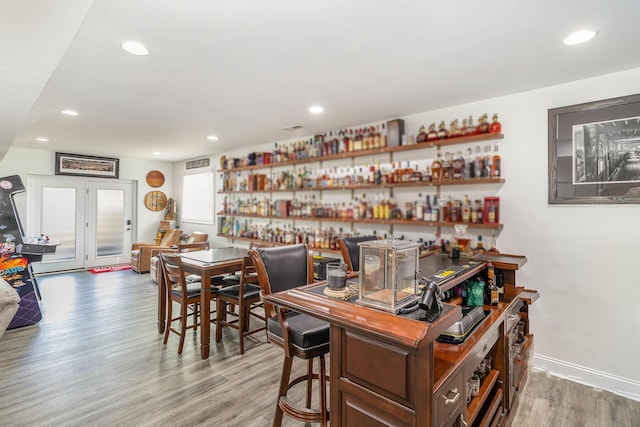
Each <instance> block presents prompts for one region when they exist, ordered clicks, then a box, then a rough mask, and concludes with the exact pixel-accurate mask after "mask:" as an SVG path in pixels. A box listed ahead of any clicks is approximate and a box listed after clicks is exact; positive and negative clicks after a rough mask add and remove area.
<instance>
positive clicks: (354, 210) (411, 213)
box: [222, 193, 500, 224]
mask: <svg viewBox="0 0 640 427" xmlns="http://www.w3.org/2000/svg"><path fill="white" fill-rule="evenodd" d="M431 200H432V199H431V195H427V196H426V197H425V198H423V197H422V193H419V194H418V200H415V201H412V202H405V203H404V206H401V205H400V204H399V203H396V201H395V199H394V197H393V196H391V195H390V194H380V195H377V194H376V195H375V196H374V197H373V198H372V199H367V197H366V195H365V194H363V195H362V197H360V198H357V197H356V198H355V200H350V201H349V202H348V203H347V202H339V203H323V202H321V201H319V200H316V197H315V195H312V196H311V197H309V196H307V195H305V196H304V198H295V199H292V200H271V199H269V198H267V197H266V196H265V197H263V198H257V197H252V198H249V199H244V200H243V199H234V200H231V201H229V200H228V199H227V197H225V198H224V204H223V211H222V214H227V215H255V216H262V217H294V218H342V219H353V220H363V219H379V220H387V219H399V220H402V219H403V220H411V221H426V222H453V223H465V224H498V223H499V222H500V221H499V219H500V198H499V197H495V196H487V197H485V198H484V201H483V200H481V199H476V200H474V201H473V203H472V202H471V199H470V198H469V196H467V195H465V196H464V198H463V199H452V197H451V196H450V195H449V197H448V198H444V197H441V198H440V199H438V197H437V196H435V195H434V196H433V202H432V201H431Z"/></svg>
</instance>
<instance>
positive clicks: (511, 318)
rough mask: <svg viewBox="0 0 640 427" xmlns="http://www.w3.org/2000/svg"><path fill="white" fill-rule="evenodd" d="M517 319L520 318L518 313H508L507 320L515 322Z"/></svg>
mask: <svg viewBox="0 0 640 427" xmlns="http://www.w3.org/2000/svg"><path fill="white" fill-rule="evenodd" d="M518 319H520V315H518V314H510V315H509V321H510V322H515V321H516V320H518Z"/></svg>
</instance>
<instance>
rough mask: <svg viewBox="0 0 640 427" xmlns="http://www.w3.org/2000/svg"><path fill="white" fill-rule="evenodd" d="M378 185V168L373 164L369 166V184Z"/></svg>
mask: <svg viewBox="0 0 640 427" xmlns="http://www.w3.org/2000/svg"><path fill="white" fill-rule="evenodd" d="M375 183H376V167H375V165H374V164H373V163H371V166H369V176H368V178H367V184H375Z"/></svg>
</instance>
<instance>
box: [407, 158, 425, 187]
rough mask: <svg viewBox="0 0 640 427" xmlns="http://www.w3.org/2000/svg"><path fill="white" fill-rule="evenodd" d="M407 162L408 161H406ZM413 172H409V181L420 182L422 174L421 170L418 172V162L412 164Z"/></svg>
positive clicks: (422, 177)
mask: <svg viewBox="0 0 640 427" xmlns="http://www.w3.org/2000/svg"><path fill="white" fill-rule="evenodd" d="M407 163H409V162H407ZM411 170H413V173H412V174H411V178H410V179H409V181H411V182H422V181H423V179H424V175H423V173H422V172H420V168H419V167H418V164H417V163H416V164H415V165H414V166H413V169H411Z"/></svg>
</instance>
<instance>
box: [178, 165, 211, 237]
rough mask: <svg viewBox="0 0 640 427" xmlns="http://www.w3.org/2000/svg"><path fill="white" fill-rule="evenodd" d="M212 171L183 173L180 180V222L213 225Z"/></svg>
mask: <svg viewBox="0 0 640 427" xmlns="http://www.w3.org/2000/svg"><path fill="white" fill-rule="evenodd" d="M214 217H215V216H214V193H213V173H211V172H208V173H198V174H193V175H185V176H184V177H183V181H182V215H181V221H182V222H193V223H198V224H211V225H213V219H214Z"/></svg>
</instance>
